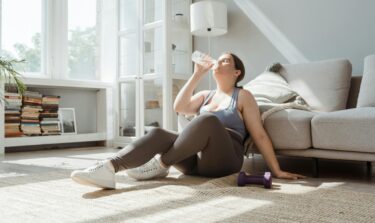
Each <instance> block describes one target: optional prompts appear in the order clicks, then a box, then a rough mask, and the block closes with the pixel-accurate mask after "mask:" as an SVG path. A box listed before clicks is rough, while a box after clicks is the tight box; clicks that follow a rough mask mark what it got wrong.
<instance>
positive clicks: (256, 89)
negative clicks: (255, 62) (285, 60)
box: [244, 71, 296, 105]
mask: <svg viewBox="0 0 375 223" xmlns="http://www.w3.org/2000/svg"><path fill="white" fill-rule="evenodd" d="M244 89H246V90H248V91H250V92H251V93H252V94H253V96H254V98H255V99H256V101H257V102H258V105H259V104H263V103H284V102H286V101H288V100H289V99H291V98H293V97H294V96H295V95H296V93H295V92H294V91H293V90H292V89H291V88H290V87H289V85H288V83H287V82H286V80H285V79H284V78H283V77H282V76H281V75H280V74H278V73H273V72H268V71H266V72H264V73H262V74H260V75H259V76H257V77H256V78H255V79H253V80H251V81H250V82H249V83H247V84H246V85H245V86H244Z"/></svg>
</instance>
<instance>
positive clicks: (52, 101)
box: [40, 95, 61, 135]
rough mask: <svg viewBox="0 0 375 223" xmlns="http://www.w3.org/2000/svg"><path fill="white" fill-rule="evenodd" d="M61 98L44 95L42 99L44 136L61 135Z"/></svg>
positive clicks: (41, 117)
mask: <svg viewBox="0 0 375 223" xmlns="http://www.w3.org/2000/svg"><path fill="white" fill-rule="evenodd" d="M59 101H60V96H55V95H44V96H43V98H42V108H43V111H42V113H40V119H41V121H40V125H41V128H42V135H60V133H61V131H60V124H59V117H58V112H59Z"/></svg>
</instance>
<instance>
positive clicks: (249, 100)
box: [238, 89, 257, 106]
mask: <svg viewBox="0 0 375 223" xmlns="http://www.w3.org/2000/svg"><path fill="white" fill-rule="evenodd" d="M238 103H239V104H240V105H241V106H244V105H250V106H256V105H257V103H256V100H255V98H254V96H253V94H252V93H251V92H250V91H248V90H245V89H240V91H239V93H238Z"/></svg>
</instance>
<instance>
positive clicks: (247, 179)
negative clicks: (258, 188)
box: [237, 172, 272, 189]
mask: <svg viewBox="0 0 375 223" xmlns="http://www.w3.org/2000/svg"><path fill="white" fill-rule="evenodd" d="M237 184H238V186H245V185H246V184H261V185H264V187H265V188H268V189H269V188H271V186H272V176H271V173H270V172H266V173H265V174H264V175H263V176H254V175H250V176H248V175H246V173H245V172H240V174H239V175H238V180H237Z"/></svg>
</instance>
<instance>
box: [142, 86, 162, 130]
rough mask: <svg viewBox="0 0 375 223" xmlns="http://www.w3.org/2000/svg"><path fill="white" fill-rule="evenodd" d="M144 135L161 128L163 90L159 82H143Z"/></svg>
mask: <svg viewBox="0 0 375 223" xmlns="http://www.w3.org/2000/svg"><path fill="white" fill-rule="evenodd" d="M144 97H145V101H144V103H145V104H144V108H145V133H147V132H148V131H150V130H151V129H152V128H154V127H162V126H163V104H162V100H163V89H162V84H161V80H158V79H155V80H145V81H144Z"/></svg>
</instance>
